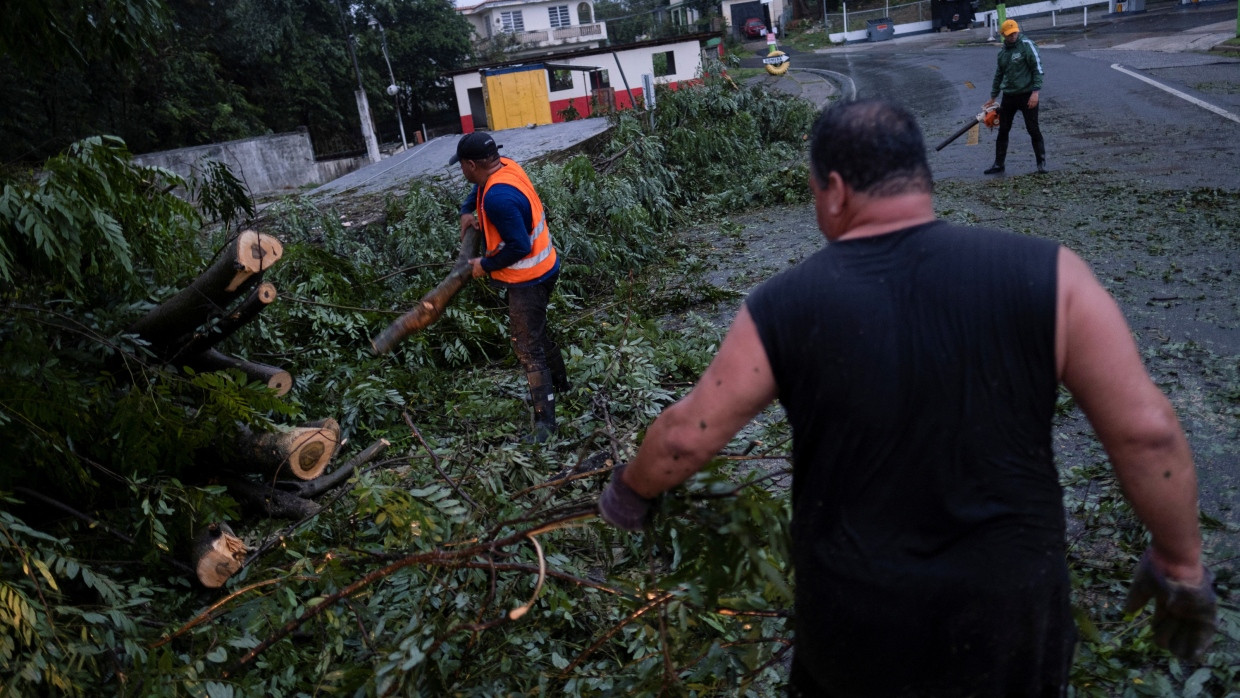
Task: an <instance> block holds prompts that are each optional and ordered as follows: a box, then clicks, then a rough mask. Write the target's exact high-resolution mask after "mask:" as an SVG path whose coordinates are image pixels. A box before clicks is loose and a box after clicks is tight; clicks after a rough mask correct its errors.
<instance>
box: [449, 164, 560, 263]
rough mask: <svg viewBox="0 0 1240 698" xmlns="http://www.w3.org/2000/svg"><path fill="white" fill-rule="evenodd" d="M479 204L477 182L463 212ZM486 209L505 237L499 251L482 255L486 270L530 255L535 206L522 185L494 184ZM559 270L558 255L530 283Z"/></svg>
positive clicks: (500, 233)
mask: <svg viewBox="0 0 1240 698" xmlns="http://www.w3.org/2000/svg"><path fill="white" fill-rule="evenodd" d="M477 207H478V185H474V188H473V189H471V190H470V192H469V196H466V197H465V201H464V202H462V203H461V209H460V212H461V213H462V214H465V213H473V212H474V211H475V209H477ZM483 210H484V212H485V213H486V217H487V221H488V222H490V224H491V225H492V226H494V227H495V230H496V232H498V233H499V237H500V239H501V240H503V241H504V246H503V247H502V248H500V250H499V251H498V252H496V253H495V254H494V255H492V256H490V257H483V258H482V262H481V264H482V269H483V271H485V272H487V273H490V272H493V271H495V270H496V269H503V268H505V267H509V266H512V265H513V264H516V263H517V262H519V261H521V260H522V259H524V258H525V257H526V256H527V255H529V253H530V250H531V249H533V248H532V247H531V246H530V231H531V230H533V229H534V210H533V208H531V207H530V201H529V199H527V198H525V195H524V194H522V193H521V191H520V190H519V189H517V188H516V187H514V186H512V185H510V184H494V185H492V186H491V188H490V189H488V190H487V196H486V201H485V202H483ZM559 270H560V262H559V260H558V259H557V260H556V264H555V268H554V269H552V270H551V271H549V272H547V273H546V274H544V275H542V276H541V277H539V278H538V279H535V280H533V281H530V282H527V283H529V284H534V283H539V282H540V281H542V280H543V279H545V278H547V277H548V276H550V275H551V274H555V273H557V272H558V271H559ZM517 285H520V286H524V285H526V284H517Z"/></svg>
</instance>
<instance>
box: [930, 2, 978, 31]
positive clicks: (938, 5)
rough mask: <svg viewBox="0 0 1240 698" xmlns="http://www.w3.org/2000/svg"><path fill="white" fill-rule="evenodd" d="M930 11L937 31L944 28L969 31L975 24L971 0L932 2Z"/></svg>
mask: <svg viewBox="0 0 1240 698" xmlns="http://www.w3.org/2000/svg"><path fill="white" fill-rule="evenodd" d="M930 9H931V13H932V14H933V16H934V29H935V30H936V31H937V30H939V29H942V28H943V27H947V28H948V29H950V30H952V31H956V30H959V29H968V28H969V25H971V24H973V3H972V2H971V0H931V2H930Z"/></svg>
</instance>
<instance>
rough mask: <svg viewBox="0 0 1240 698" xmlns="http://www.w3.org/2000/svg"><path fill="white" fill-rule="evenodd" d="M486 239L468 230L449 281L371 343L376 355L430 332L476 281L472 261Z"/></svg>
mask: <svg viewBox="0 0 1240 698" xmlns="http://www.w3.org/2000/svg"><path fill="white" fill-rule="evenodd" d="M481 239H482V233H481V232H479V231H478V229H477V228H476V227H473V228H470V229H469V230H467V231H465V235H464V237H462V238H461V248H460V251H459V252H458V253H457V256H456V263H455V264H454V265H452V271H451V272H449V273H448V276H447V278H445V279H444V280H443V281H441V282H439V285H438V286H436V287H435V288H433V289H431V291H430V293H427V294H426V295H425V296H422V300H420V301H418V304H417V305H415V306H414V307H413V309H412V310H410V311H409V312H407V313H405V314H404V315H401V316H400V317H399V318H397V320H396V322H393V323H392V324H391V325H389V326H388V328H387V329H386V330H384V331H383V332H382V333H380V334H379V336H378V337H375V338H374V339H372V340H370V346H371V348H372V349H373V350H374V352H375V354H379V355H382V354H386V353H388V352H389V351H391V350H392V347H395V346H396V345H397V343H399V342H400V341H401V340H402V339H404V338H405V337H408V336H409V335H411V334H413V333H414V332H418V331H420V330H423V329H426V327H427V326H429V325H430V324H431V323H432V322H435V321H436V320H438V319H439V316H440V315H443V309H444V308H446V307H448V301H450V300H452V297H453V296H455V295H456V292H457V291H460V290H461V289H462V288H464V287H465V284H467V283H469V280H470V279H472V278H473V265H471V264H470V263H469V260H470V259H472V258H473V257H475V256H476V253H477V250H478V242H479V241H480V240H481Z"/></svg>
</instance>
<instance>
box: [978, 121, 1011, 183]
mask: <svg viewBox="0 0 1240 698" xmlns="http://www.w3.org/2000/svg"><path fill="white" fill-rule="evenodd" d="M1001 130H1002V129H1001ZM1006 159H1007V138H1006V137H1005V138H996V139H995V164H993V165H991V166H990V167H988V168H986V171H985V172H982V174H1002V173H1003V161H1004V160H1006Z"/></svg>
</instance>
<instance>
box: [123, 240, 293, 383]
mask: <svg viewBox="0 0 1240 698" xmlns="http://www.w3.org/2000/svg"><path fill="white" fill-rule="evenodd" d="M283 253H284V246H283V245H282V244H280V241H279V240H277V239H275V238H274V237H272V236H270V235H263V234H261V233H257V232H254V231H253V230H247V231H245V232H243V233H241V234H240V235H238V236H237V237H236V238H234V239H233V241H232V242H231V243H229V245H228V247H226V248H224V250H223V252H221V253H220V256H219V258H217V259H216V260H215V263H213V264H212V265H211V266H210V267H208V268H207V270H206V271H204V272H203V273H202V275H201V276H199V277H198V278H197V279H194V281H193V282H192V283H191V284H190V285H189V286H187V287H185V288H184V289H182V290H181V292H180V293H177V294H176V295H175V296H173V297H172V298H169V299H168V300H166V301H164V302H163V303H161V304H159V306H157V307H155V308H152V309H151V310H150V312H148V313H147V314H146V315H144V316H142V317H141V318H139V319H138V321H137V322H135V323H134V324H133V325H132V326H130V328H129V331H130V332H132V333H134V334H137V335H138V336H139V337H141V338H142V339H144V340H146V341H147V342H148V343H149V344H150V345H151V349H152V351H154V352H155V354H156V356H159V357H160V358H161V359H164V358H167V357H168V356H170V355H171V353H175V351H176V349H177V348H178V347H179V346H181V345H182V344H184V343H185V341H187V339H186V338H188V337H191V336H193V332H194V330H196V329H198V328H199V327H201V326H203V325H205V324H206V323H207V322H208V321H210V320H211V319H212V318H214V317H219V316H221V315H223V314H224V313H225V312H227V311H226V309H227V307H228V306H229V305H230V304H232V303H233V302H234V301H235V300H236V299H237V298H238V297H239V296H240V295H241V294H243V293H245V292H246V291H248V290H249V289H250V287H251V286H253V285H254V284H255V283H257V281H258V279H257V278H256V275H258V274H261V273H262V272H263V270H265V269H267V268H269V267H271V265H273V264H275V263H276V262H277V261H278V260H279V259H280V256H281V255H282V254H283Z"/></svg>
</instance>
